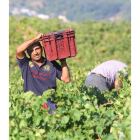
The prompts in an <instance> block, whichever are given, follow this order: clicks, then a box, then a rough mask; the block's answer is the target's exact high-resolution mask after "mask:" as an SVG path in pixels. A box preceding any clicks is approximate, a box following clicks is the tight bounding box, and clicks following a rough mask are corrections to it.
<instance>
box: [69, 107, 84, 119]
mask: <svg viewBox="0 0 140 140" xmlns="http://www.w3.org/2000/svg"><path fill="white" fill-rule="evenodd" d="M82 114H83V113H82V112H80V111H79V110H77V109H75V110H73V111H72V114H71V115H72V116H71V117H72V119H73V120H75V121H79V120H80V117H81V116H82Z"/></svg>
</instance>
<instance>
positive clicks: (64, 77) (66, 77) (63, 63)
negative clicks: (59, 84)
mask: <svg viewBox="0 0 140 140" xmlns="http://www.w3.org/2000/svg"><path fill="white" fill-rule="evenodd" d="M60 62H61V66H62V76H61V80H62V81H63V82H65V83H68V82H70V74H69V69H68V66H67V63H66V59H61V60H60Z"/></svg>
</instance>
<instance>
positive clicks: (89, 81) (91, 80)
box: [85, 74, 109, 92]
mask: <svg viewBox="0 0 140 140" xmlns="http://www.w3.org/2000/svg"><path fill="white" fill-rule="evenodd" d="M85 86H86V87H89V86H91V87H93V88H94V87H97V89H98V91H100V92H101V91H103V90H109V89H108V86H107V82H106V80H105V78H103V77H102V76H99V75H92V74H90V75H88V76H87V78H86V81H85Z"/></svg>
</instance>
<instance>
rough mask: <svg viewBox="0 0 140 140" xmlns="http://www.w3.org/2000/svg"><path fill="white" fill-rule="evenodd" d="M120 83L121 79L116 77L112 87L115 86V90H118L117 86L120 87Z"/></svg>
mask: <svg viewBox="0 0 140 140" xmlns="http://www.w3.org/2000/svg"><path fill="white" fill-rule="evenodd" d="M121 85H122V80H121V78H119V79H118V78H116V80H115V82H114V87H115V89H116V90H119V87H121Z"/></svg>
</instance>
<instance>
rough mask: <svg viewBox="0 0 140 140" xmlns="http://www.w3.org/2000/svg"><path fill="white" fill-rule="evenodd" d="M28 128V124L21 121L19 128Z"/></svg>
mask: <svg viewBox="0 0 140 140" xmlns="http://www.w3.org/2000/svg"><path fill="white" fill-rule="evenodd" d="M26 126H27V122H26V121H25V120H21V121H20V124H19V127H20V128H23V127H26Z"/></svg>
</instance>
